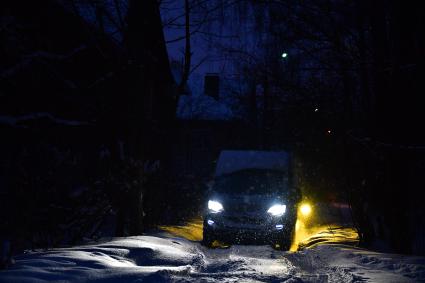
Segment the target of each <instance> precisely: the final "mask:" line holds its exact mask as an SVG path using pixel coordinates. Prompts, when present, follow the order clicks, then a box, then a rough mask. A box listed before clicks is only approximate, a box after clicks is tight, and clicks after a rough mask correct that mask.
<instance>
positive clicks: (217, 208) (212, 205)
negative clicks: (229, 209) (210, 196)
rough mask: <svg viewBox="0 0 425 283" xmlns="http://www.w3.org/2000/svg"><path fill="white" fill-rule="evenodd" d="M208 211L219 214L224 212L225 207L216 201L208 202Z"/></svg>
mask: <svg viewBox="0 0 425 283" xmlns="http://www.w3.org/2000/svg"><path fill="white" fill-rule="evenodd" d="M208 209H209V210H210V212H212V213H219V212H222V211H223V205H222V204H221V203H219V202H218V201H215V200H210V201H208Z"/></svg>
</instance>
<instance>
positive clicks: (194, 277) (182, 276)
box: [0, 234, 425, 282]
mask: <svg viewBox="0 0 425 283" xmlns="http://www.w3.org/2000/svg"><path fill="white" fill-rule="evenodd" d="M421 281H425V259H424V258H421V257H406V256H400V255H391V254H379V253H374V252H370V251H365V250H361V249H355V248H352V247H347V246H342V245H326V244H325V245H319V246H316V247H313V248H311V249H306V250H304V251H300V252H282V251H276V250H273V249H272V248H271V247H269V246H237V245H235V246H232V247H230V248H227V249H212V250H209V249H206V248H204V247H203V246H201V245H200V244H199V243H198V242H194V241H189V240H187V239H182V238H174V237H170V236H167V235H165V234H162V235H161V234H158V235H156V236H139V237H129V238H118V239H113V240H111V241H106V242H103V243H96V244H93V245H86V246H80V247H74V248H67V249H57V250H53V251H48V252H31V253H27V254H24V255H21V256H19V257H17V258H16V264H15V265H14V266H13V267H12V268H11V269H10V270H7V271H1V272H0V282H421Z"/></svg>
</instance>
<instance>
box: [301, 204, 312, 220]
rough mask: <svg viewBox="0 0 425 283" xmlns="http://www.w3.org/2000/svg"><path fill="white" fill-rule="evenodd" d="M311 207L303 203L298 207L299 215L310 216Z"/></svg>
mask: <svg viewBox="0 0 425 283" xmlns="http://www.w3.org/2000/svg"><path fill="white" fill-rule="evenodd" d="M311 211H312V209H311V205H309V204H308V203H304V204H302V205H301V206H300V213H301V215H302V216H304V217H307V216H309V215H310V214H311Z"/></svg>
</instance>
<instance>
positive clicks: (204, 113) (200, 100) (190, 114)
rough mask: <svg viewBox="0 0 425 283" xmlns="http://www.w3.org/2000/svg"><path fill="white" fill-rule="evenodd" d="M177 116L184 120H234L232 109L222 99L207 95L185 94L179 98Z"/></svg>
mask: <svg viewBox="0 0 425 283" xmlns="http://www.w3.org/2000/svg"><path fill="white" fill-rule="evenodd" d="M176 115H177V117H178V118H180V119H184V120H189V119H193V120H232V119H234V118H235V115H234V114H233V112H232V110H231V109H230V107H229V106H228V105H226V104H225V103H224V102H222V101H217V100H216V99H214V98H212V97H210V96H207V95H202V94H201V95H183V96H181V97H180V99H179V103H178V107H177V113H176Z"/></svg>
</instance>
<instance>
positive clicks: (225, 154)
mask: <svg viewBox="0 0 425 283" xmlns="http://www.w3.org/2000/svg"><path fill="white" fill-rule="evenodd" d="M289 158H290V154H289V153H288V152H285V151H255V150H224V151H222V152H221V153H220V156H219V158H218V161H217V167H216V172H215V175H216V176H221V175H224V174H230V173H233V172H236V171H239V170H244V169H272V170H281V171H287V170H288V167H289Z"/></svg>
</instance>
